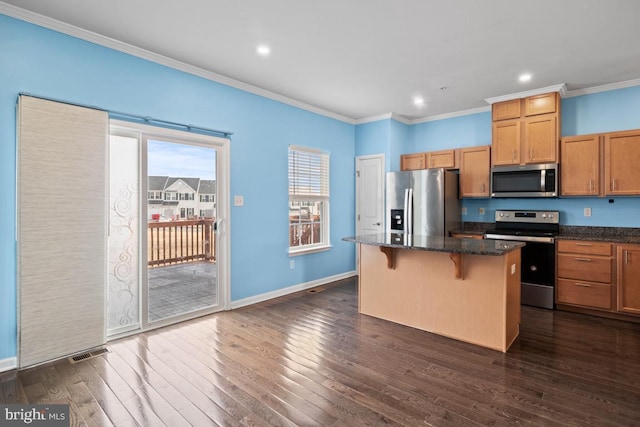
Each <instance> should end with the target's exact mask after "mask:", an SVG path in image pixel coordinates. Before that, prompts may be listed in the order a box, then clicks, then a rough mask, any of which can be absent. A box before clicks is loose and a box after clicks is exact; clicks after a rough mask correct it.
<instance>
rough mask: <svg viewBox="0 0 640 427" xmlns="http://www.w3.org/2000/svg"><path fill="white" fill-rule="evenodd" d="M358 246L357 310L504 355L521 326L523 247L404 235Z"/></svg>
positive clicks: (372, 238) (365, 239) (362, 240)
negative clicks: (497, 351)
mask: <svg viewBox="0 0 640 427" xmlns="http://www.w3.org/2000/svg"><path fill="white" fill-rule="evenodd" d="M343 240H346V241H349V242H354V243H357V244H358V245H359V249H360V258H359V259H360V262H359V265H358V274H359V289H358V309H359V311H360V313H362V314H367V315H370V316H374V317H378V318H381V319H385V320H389V321H392V322H396V323H400V324H402V325H406V326H411V327H414V328H418V329H422V330H425V331H428V332H432V333H435V334H439V335H443V336H446V337H450V338H454V339H457V340H460V341H465V342H468V343H472V344H476V345H480V346H483V347H487V348H491V349H494V350H499V351H502V352H506V351H507V350H508V349H509V347H510V346H511V344H512V343H513V342H514V341H515V339H516V338H517V337H518V333H519V329H520V248H521V247H522V246H524V243H522V242H510V241H509V242H507V241H501V240H476V239H455V238H449V237H446V238H442V237H427V236H417V235H406V234H393V233H386V234H374V235H363V236H355V237H346V238H344V239H343Z"/></svg>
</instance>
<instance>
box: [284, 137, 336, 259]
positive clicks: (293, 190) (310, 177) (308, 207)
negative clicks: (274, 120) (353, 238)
mask: <svg viewBox="0 0 640 427" xmlns="http://www.w3.org/2000/svg"><path fill="white" fill-rule="evenodd" d="M329 241H330V240H329V153H326V152H324V151H320V150H316V149H312V148H307V147H298V146H290V147H289V253H290V254H292V255H295V254H300V253H305V252H312V251H318V250H325V249H328V248H329V247H330V245H329Z"/></svg>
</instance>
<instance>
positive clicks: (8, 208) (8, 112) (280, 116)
mask: <svg viewBox="0 0 640 427" xmlns="http://www.w3.org/2000/svg"><path fill="white" fill-rule="evenodd" d="M19 92H29V93H32V94H35V95H40V96H45V97H50V98H55V99H64V100H67V101H70V102H75V103H80V104H87V105H95V106H98V107H100V108H103V109H106V110H111V111H124V112H128V113H133V114H138V115H142V116H151V117H155V118H159V119H164V120H170V121H174V122H182V123H192V124H196V125H199V126H204V127H210V128H216V129H224V130H229V131H232V132H234V135H233V137H232V141H231V194H232V195H243V196H244V200H245V206H244V207H232V208H231V236H232V241H231V256H232V265H231V281H232V283H231V298H232V300H238V299H242V298H246V297H250V296H255V295H259V294H262V293H265V292H269V291H274V290H278V289H281V288H285V287H288V286H291V285H295V284H300V283H304V282H308V281H312V280H316V279H321V278H324V277H328V276H332V275H336V274H340V273H346V272H350V271H353V270H354V269H355V256H354V250H353V244H351V243H347V242H342V241H341V240H340V239H341V238H342V237H343V236H347V235H352V234H353V233H354V225H353V223H354V221H353V217H354V211H355V207H354V191H355V185H354V178H353V177H354V156H355V126H353V125H351V124H348V123H344V122H341V121H338V120H334V119H330V118H327V117H324V116H320V115H317V114H313V113H310V112H308V111H305V110H301V109H298V108H294V107H291V106H289V105H286V104H282V103H279V102H276V101H273V100H270V99H267V98H263V97H260V96H257V95H254V94H251V93H247V92H243V91H241V90H238V89H234V88H231V87H228V86H225V85H222V84H218V83H215V82H212V81H209V80H205V79H202V78H199V77H195V76H192V75H189V74H186V73H183V72H179V71H176V70H174V69H170V68H168V67H164V66H161V65H158V64H155V63H152V62H149V61H145V60H142V59H139V58H136V57H133V56H130V55H126V54H123V53H121V52H117V51H114V50H111V49H107V48H104V47H100V46H97V45H95V44H92V43H89V42H85V41H82V40H79V39H76V38H73V37H69V36H66V35H63V34H60V33H57V32H54V31H50V30H47V29H43V28H40V27H37V26H35V25H31V24H28V23H25V22H22V21H19V20H16V19H13V18H9V17H6V16H3V15H0V123H1V124H2V126H0V179H1V180H2V182H3V188H4V191H5V192H4V200H5V202H4V204H3V205H2V206H3V208H2V216H1V218H2V221H0V360H2V359H4V358H8V357H13V356H15V355H16V250H15V227H16V215H15V210H16V204H15V190H14V189H15V186H16V178H15V174H16V164H15V156H16V142H15V141H16V127H15V104H16V99H17V96H18V93H19ZM290 144H296V145H304V146H309V147H317V148H321V149H323V150H327V151H329V152H330V153H331V183H332V185H331V203H330V209H331V244H332V245H333V247H332V249H331V250H330V251H327V252H322V253H316V254H312V255H304V256H299V257H296V258H295V261H296V267H295V269H293V270H291V269H289V256H288V253H287V249H288V222H287V214H288V208H287V147H288V146H289V145H290ZM50 208H51V216H50V217H47V216H46V215H45V216H44V217H43V220H47V221H51V223H52V226H55V220H56V219H55V218H56V216H55V213H56V212H57V211H58V209H57V208H56V207H50ZM66 220H69V219H66ZM72 261H73V260H70V262H72ZM52 309H54V308H52Z"/></svg>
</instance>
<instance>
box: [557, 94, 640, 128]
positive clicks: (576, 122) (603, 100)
mask: <svg viewBox="0 0 640 427" xmlns="http://www.w3.org/2000/svg"><path fill="white" fill-rule="evenodd" d="M561 113H562V136H572V135H585V134H589V133H600V132H611V131H617V130H627V129H638V128H640V86H634V87H630V88H626V89H618V90H612V91H608V92H599V93H594V94H591V95H583V96H576V97H573V98H565V99H563V100H562V111H561Z"/></svg>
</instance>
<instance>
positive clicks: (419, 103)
mask: <svg viewBox="0 0 640 427" xmlns="http://www.w3.org/2000/svg"><path fill="white" fill-rule="evenodd" d="M413 105H415V106H416V107H424V99H423V98H421V97H419V96H415V97H414V98H413Z"/></svg>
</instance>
